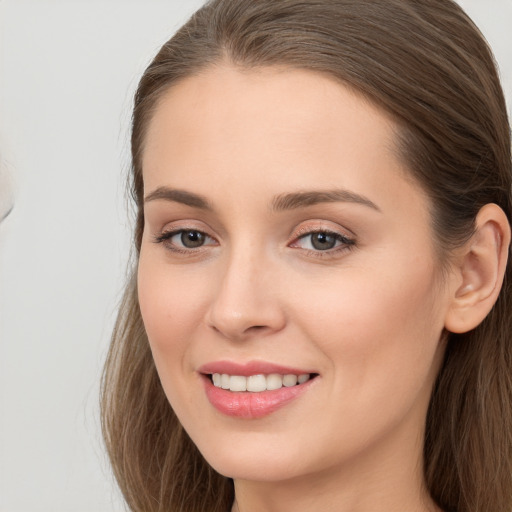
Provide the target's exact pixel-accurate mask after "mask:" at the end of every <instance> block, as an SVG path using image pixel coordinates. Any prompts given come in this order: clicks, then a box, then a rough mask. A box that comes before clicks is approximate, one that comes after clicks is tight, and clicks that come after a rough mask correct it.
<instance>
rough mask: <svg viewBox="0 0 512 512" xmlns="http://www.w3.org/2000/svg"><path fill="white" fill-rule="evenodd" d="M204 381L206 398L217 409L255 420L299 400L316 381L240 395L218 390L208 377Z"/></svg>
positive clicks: (245, 392) (228, 414) (231, 414)
mask: <svg viewBox="0 0 512 512" xmlns="http://www.w3.org/2000/svg"><path fill="white" fill-rule="evenodd" d="M203 380H204V385H205V390H206V396H207V397H208V400H209V401H210V403H211V404H212V405H213V407H215V409H217V410H218V411H220V412H221V413H223V414H225V415H227V416H233V417H236V418H246V419H254V418H262V417H263V416H267V415H269V414H271V413H273V412H275V411H277V410H278V409H280V408H281V407H284V406H285V405H287V404H288V403H290V402H291V401H292V400H294V399H295V398H298V397H299V396H301V395H302V394H303V393H305V392H306V391H307V390H308V389H309V387H310V385H311V383H312V382H313V380H315V379H310V380H308V381H307V382H305V383H304V384H299V385H297V386H291V387H282V388H280V389H275V390H272V391H261V392H258V393H253V392H250V391H244V392H240V393H239V392H233V391H229V390H226V389H222V388H218V387H217V386H214V385H213V383H212V381H211V380H210V378H209V377H207V376H206V375H204V376H203Z"/></svg>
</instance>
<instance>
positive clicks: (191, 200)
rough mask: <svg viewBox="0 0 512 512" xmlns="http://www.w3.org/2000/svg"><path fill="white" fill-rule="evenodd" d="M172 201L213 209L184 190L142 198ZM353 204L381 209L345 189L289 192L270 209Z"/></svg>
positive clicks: (159, 191)
mask: <svg viewBox="0 0 512 512" xmlns="http://www.w3.org/2000/svg"><path fill="white" fill-rule="evenodd" d="M158 199H160V200H165V201H173V202H175V203H181V204H184V205H187V206H190V207H192V208H199V209H201V210H208V211H212V210H213V207H212V206H211V204H210V202H209V201H208V199H206V197H204V196H202V195H199V194H195V193H193V192H188V191H186V190H179V189H174V188H169V187H158V188H157V189H155V190H154V191H153V192H151V193H150V194H148V195H147V196H146V197H145V198H144V202H145V203H147V202H149V201H155V200H158ZM338 202H344V203H355V204H360V205H363V206H367V207H368V208H372V209H373V210H376V211H378V212H380V211H381V209H380V208H379V207H378V206H377V205H376V204H375V203H374V202H373V201H371V200H370V199H368V198H367V197H364V196H362V195H360V194H356V193H355V192H351V191H350V190H345V189H334V190H318V191H307V192H291V193H289V194H281V195H278V196H276V197H275V198H274V199H273V200H272V203H271V208H272V210H274V211H285V210H294V209H296V208H303V207H306V206H314V205H316V204H321V203H338Z"/></svg>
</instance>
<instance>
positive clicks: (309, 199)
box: [272, 189, 381, 212]
mask: <svg viewBox="0 0 512 512" xmlns="http://www.w3.org/2000/svg"><path fill="white" fill-rule="evenodd" d="M338 202H342V203H356V204H361V205H363V206H367V207H368V208H372V209H373V210H376V211H378V212H380V211H381V209H380V208H379V207H378V206H377V205H376V204H375V203H374V202H373V201H370V199H368V198H367V197H364V196H362V195H359V194H356V193H355V192H351V191H350V190H345V189H334V190H318V191H308V192H292V193H290V194H281V195H279V196H276V197H275V198H274V200H273V201H272V209H273V210H275V211H283V210H293V209H296V208H303V207H305V206H313V205H316V204H320V203H338Z"/></svg>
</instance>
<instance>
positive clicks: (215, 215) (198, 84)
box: [138, 64, 462, 512]
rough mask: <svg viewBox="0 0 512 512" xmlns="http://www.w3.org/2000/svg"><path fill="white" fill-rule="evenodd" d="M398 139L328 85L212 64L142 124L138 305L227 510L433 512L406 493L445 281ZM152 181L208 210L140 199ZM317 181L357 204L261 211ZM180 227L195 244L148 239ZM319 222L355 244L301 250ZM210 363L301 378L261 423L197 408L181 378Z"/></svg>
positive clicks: (453, 281) (197, 386) (455, 277)
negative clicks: (310, 375)
mask: <svg viewBox="0 0 512 512" xmlns="http://www.w3.org/2000/svg"><path fill="white" fill-rule="evenodd" d="M395 130H396V126H395V125H394V123H393V121H392V120H391V119H390V118H389V117H388V116H387V115H386V114H385V113H384V112H383V111H382V110H380V109H379V108H377V107H376V106H374V105H372V104H371V103H369V102H368V101H366V100H364V99H363V98H362V97H360V96H358V95H357V94H355V93H354V92H352V91H350V90H349V89H347V88H345V87H343V86H341V85H340V84H339V83H337V82H335V81H334V80H332V79H330V78H328V77H325V76H322V75H320V74H315V73H313V72H310V71H303V70H289V69H288V70H286V69H277V68H272V69H258V70H251V71H247V70H240V69H236V68H234V67H232V66H230V65H229V64H223V65H219V66H216V67H213V68H210V69H208V70H206V71H204V72H202V73H201V74H199V75H197V76H194V77H190V78H187V79H185V80H183V81H182V82H180V83H179V84H177V85H175V86H173V87H172V88H171V89H170V90H169V91H168V92H166V94H165V95H164V96H163V98H162V99H161V101H160V103H159V104H158V108H157V109H156V112H155V114H154V117H153V119H152V120H151V123H150V125H149V129H148V133H147V138H146V144H145V148H144V154H143V171H144V193H145V196H146V197H147V198H148V199H147V201H146V203H145V207H144V212H145V219H146V224H145V228H144V235H143V240H142V247H141V253H140V263H139V274H138V286H139V301H140V307H141V312H142V316H143V320H144V324H145V327H146V330H147V334H148V338H149V341H150V345H151V349H152V352H153V356H154V360H155V363H156V366H157V369H158V372H159V375H160V378H161V381H162V385H163V388H164V390H165V393H166V395H167V397H168V399H169V401H170V403H171V405H172V406H173V408H174V410H175V411H176V414H177V415H178V417H179V419H180V421H181V422H182V424H183V426H184V427H185V429H186V430H187V432H188V433H189V435H190V436H191V438H192V440H193V441H194V442H195V443H196V445H197V446H198V448H199V450H200V451H201V452H202V453H203V455H204V457H205V458H206V460H207V461H208V462H209V463H210V464H211V465H212V466H213V467H214V468H215V469H216V470H217V471H219V472H220V473H222V474H224V475H227V476H230V477H232V478H234V480H235V490H236V496H237V504H235V505H234V508H233V510H237V507H238V509H239V510H240V511H241V512H254V511H280V512H288V511H290V512H291V511H293V512H305V511H308V512H310V511H313V510H314V511H317V510H323V511H336V512H348V511H350V512H368V511H372V512H381V511H382V512H383V511H386V512H389V511H408V512H413V511H417V512H425V511H432V510H438V509H437V508H436V507H435V505H434V504H433V503H432V501H431V500H430V498H429V496H428V493H427V492H426V491H425V489H424V484H423V476H422V446H423V435H424V427H423V425H424V422H425V416H426V411H427V406H428V402H429V397H430V394H431V389H432V385H433V382H434V379H435V376H436V374H437V372H438V369H439V365H440V361H441V359H442V355H443V351H444V345H443V342H442V340H443V336H442V333H443V329H444V327H445V322H446V318H447V316H448V315H449V314H452V312H451V309H450V308H451V305H452V302H453V298H454V296H455V295H456V290H458V289H460V288H461V286H462V282H461V277H460V273H459V274H457V273H455V272H449V273H448V274H447V275H445V274H443V277H441V270H440V265H439V262H438V261H437V258H436V252H435V247H434V235H435V234H434V233H433V232H432V227H431V222H430V215H429V206H430V204H429V200H428V199H427V198H426V196H425V194H424V193H423V191H422V189H421V188H420V187H419V186H418V185H416V184H415V183H414V182H413V181H412V180H411V178H410V177H409V175H408V171H407V169H406V168H405V167H404V164H403V163H402V161H401V160H400V158H399V156H398V154H397V151H396V150H395V149H394V133H395ZM161 187H168V188H171V189H178V190H181V191H187V192H189V193H193V194H197V195H200V196H202V197H203V198H205V199H206V200H207V201H208V204H209V206H210V209H204V208H201V207H199V206H198V205H195V206H194V205H186V204H183V203H182V202H180V201H176V200H169V199H165V198H156V197H155V195H154V194H153V193H154V192H155V191H156V190H158V189H160V190H161ZM333 189H336V190H346V191H350V192H351V193H352V194H358V195H359V196H363V197H364V198H365V199H366V200H368V201H371V203H372V204H373V206H371V205H369V203H367V204H362V203H361V202H354V201H353V200H341V201H334V202H319V203H318V204H314V205H308V206H307V205H302V206H299V207H296V208H293V209H275V208H272V204H273V202H275V200H276V197H282V196H283V195H285V194H290V193H296V192H306V191H307V192H310V191H327V190H333ZM151 194H153V198H152V199H151V197H150V196H151ZM345 199H347V197H345ZM179 229H187V230H190V229H193V230H198V231H200V232H203V233H205V234H206V235H207V237H206V238H205V244H204V245H202V246H200V247H198V248H196V249H187V248H185V247H183V246H182V245H180V236H179V235H177V236H174V237H173V238H172V239H168V240H166V241H163V242H156V239H157V238H158V237H159V236H161V235H162V233H165V232H169V231H175V230H179ZM322 230H323V231H325V230H327V231H329V232H334V233H339V234H340V235H342V236H343V237H345V238H348V239H350V240H351V241H352V242H351V243H350V244H345V243H343V242H337V243H336V246H335V247H334V248H333V249H329V250H326V251H321V250H316V249H314V247H313V246H312V245H311V243H312V239H311V235H310V234H308V233H311V232H313V231H316V232H318V231H322ZM219 360H228V361H235V362H240V363H243V362H246V361H253V360H258V361H269V362H273V363H276V364H281V365H287V366H291V367H297V368H304V369H307V370H308V371H314V372H316V373H318V377H316V378H315V379H314V381H313V382H312V384H311V386H310V388H309V389H308V391H307V392H306V393H304V394H303V395H302V396H301V397H299V398H298V399H297V400H294V401H293V402H291V403H289V404H288V405H286V406H285V407H283V408H281V409H279V410H277V411H276V412H274V413H272V414H270V415H268V416H265V417H263V418H259V419H249V420H247V419H240V418H233V417H229V416H225V415H223V414H221V413H219V412H218V411H217V410H216V409H214V408H213V407H212V406H211V404H210V403H209V401H208V400H207V398H206V395H205V392H204V387H203V383H202V381H201V378H200V375H199V373H198V368H199V367H200V366H201V365H203V364H205V363H208V362H211V361H219Z"/></svg>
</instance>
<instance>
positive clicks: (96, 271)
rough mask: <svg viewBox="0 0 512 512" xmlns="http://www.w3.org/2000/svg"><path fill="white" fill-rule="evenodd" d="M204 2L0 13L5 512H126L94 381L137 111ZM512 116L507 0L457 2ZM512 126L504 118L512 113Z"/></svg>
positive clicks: (112, 291)
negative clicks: (164, 54) (136, 100)
mask: <svg viewBox="0 0 512 512" xmlns="http://www.w3.org/2000/svg"><path fill="white" fill-rule="evenodd" d="M201 3H202V2H201V1H200V0H186V1H185V0H167V1H162V0H101V1H100V0H53V1H50V0H3V1H2V0H0V216H1V215H2V210H5V209H8V208H9V206H10V204H11V203H14V209H13V211H12V213H11V215H10V216H9V217H8V218H7V220H6V221H5V222H3V223H2V224H1V225H0V512H121V511H122V510H124V509H123V505H122V500H121V499H120V497H119V494H118V492H117V490H116V486H115V484H114V482H113V479H112V476H111V472H110V469H109V466H108V462H107V459H106V456H105V453H104V450H103V446H102V442H101V436H100V431H99V419H98V383H99V379H100V374H101V367H102V361H103V359H104V357H105V354H106V350H107V347H108V342H109V337H110V332H111V329H112V325H113V321H114V317H115V311H116V307H117V304H118V301H119V299H120V294H121V290H122V286H123V281H124V277H125V271H126V262H127V258H128V253H129V244H130V216H129V215H128V212H129V208H128V206H127V200H126V197H125V182H124V179H125V174H126V169H127V167H128V163H129V160H128V152H129V151H128V137H129V133H128V130H129V119H130V105H131V99H132V95H133V91H134V88H135V86H136V84H137V80H138V78H139V76H140V74H141V73H142V71H143V69H144V68H145V66H146V65H147V64H148V63H149V60H150V59H151V57H152V56H153V55H154V54H155V52H156V51H157V49H158V48H159V46H160V45H161V44H162V43H163V42H164V41H165V40H167V39H168V38H169V37H170V36H171V35H172V33H173V32H174V31H175V30H176V29H177V28H178V27H179V26H180V25H181V24H182V23H183V22H184V21H185V20H186V19H187V18H188V16H189V15H190V14H191V13H192V12H193V11H194V10H195V9H196V8H197V7H199V5H200V4H201ZM460 3H461V4H462V5H463V7H465V8H466V9H467V11H468V12H469V13H470V15H471V16H472V17H473V19H474V20H475V21H476V23H477V24H478V25H479V26H480V28H481V29H482V31H483V33H484V34H485V36H486V37H487V39H488V41H489V42H490V44H491V46H492V47H493V49H494V51H495V54H496V58H497V61H498V63H499V65H500V68H501V74H502V79H503V84H504V87H505V90H506V94H507V97H508V101H509V106H510V105H511V104H512V103H511V102H512V38H511V36H510V26H511V25H512V0H486V1H485V2H484V1H482V0H461V2H460ZM509 112H510V108H509Z"/></svg>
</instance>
